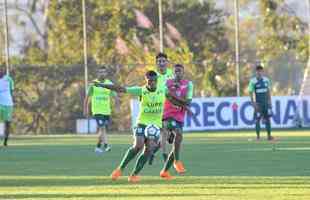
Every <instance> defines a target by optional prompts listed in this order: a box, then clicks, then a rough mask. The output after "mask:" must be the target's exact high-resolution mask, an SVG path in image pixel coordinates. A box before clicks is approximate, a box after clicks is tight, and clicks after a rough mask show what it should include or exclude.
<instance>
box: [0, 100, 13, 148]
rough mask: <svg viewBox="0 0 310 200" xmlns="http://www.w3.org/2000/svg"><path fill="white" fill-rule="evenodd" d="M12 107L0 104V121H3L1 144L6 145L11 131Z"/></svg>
mask: <svg viewBox="0 0 310 200" xmlns="http://www.w3.org/2000/svg"><path fill="white" fill-rule="evenodd" d="M12 113H13V107H11V106H1V108H0V118H1V119H0V121H3V122H4V141H3V145H4V146H7V145H8V140H9V136H10V131H11V120H12Z"/></svg>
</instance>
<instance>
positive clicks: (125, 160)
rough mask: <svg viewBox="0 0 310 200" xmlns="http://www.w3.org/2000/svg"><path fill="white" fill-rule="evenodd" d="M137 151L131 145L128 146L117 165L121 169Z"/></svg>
mask: <svg viewBox="0 0 310 200" xmlns="http://www.w3.org/2000/svg"><path fill="white" fill-rule="evenodd" d="M137 153H138V151H136V150H135V149H134V148H133V147H130V148H129V149H128V151H127V152H126V154H125V155H124V157H123V160H122V161H121V164H120V165H119V167H120V169H121V170H123V169H125V167H126V166H127V164H128V163H129V162H130V161H131V160H132V159H133V158H134V157H135V156H136V155H137Z"/></svg>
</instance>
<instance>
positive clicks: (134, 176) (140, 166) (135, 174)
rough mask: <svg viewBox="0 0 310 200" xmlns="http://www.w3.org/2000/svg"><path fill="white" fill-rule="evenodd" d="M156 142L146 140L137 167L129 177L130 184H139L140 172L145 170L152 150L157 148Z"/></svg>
mask: <svg viewBox="0 0 310 200" xmlns="http://www.w3.org/2000/svg"><path fill="white" fill-rule="evenodd" d="M155 144H156V142H155V141H154V140H149V139H146V140H145V145H144V149H143V152H142V153H141V154H140V156H139V158H138V159H137V162H136V165H135V167H134V169H133V171H132V173H131V175H130V176H129V177H128V180H129V181H130V182H138V181H139V177H138V174H139V172H140V171H141V170H142V169H143V167H144V165H145V163H146V162H147V161H148V159H149V156H150V153H151V149H152V148H153V147H155Z"/></svg>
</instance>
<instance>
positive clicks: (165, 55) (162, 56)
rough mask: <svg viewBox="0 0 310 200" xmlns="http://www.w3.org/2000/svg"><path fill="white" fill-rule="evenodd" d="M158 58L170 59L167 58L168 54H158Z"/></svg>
mask: <svg viewBox="0 0 310 200" xmlns="http://www.w3.org/2000/svg"><path fill="white" fill-rule="evenodd" d="M158 58H166V59H168V56H167V54H165V53H161V52H160V53H158V54H157V55H156V60H157V59H158Z"/></svg>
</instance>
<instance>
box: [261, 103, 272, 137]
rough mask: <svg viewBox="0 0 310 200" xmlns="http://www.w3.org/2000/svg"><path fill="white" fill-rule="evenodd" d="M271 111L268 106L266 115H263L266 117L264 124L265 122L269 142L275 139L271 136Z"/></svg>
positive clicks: (265, 109) (265, 111)
mask: <svg viewBox="0 0 310 200" xmlns="http://www.w3.org/2000/svg"><path fill="white" fill-rule="evenodd" d="M271 115H272V114H271V110H269V108H268V106H266V107H265V108H264V113H263V117H264V122H265V126H266V131H267V139H268V140H272V139H273V137H272V136H271V122H270V117H271Z"/></svg>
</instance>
